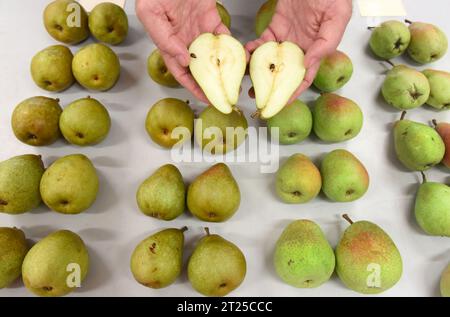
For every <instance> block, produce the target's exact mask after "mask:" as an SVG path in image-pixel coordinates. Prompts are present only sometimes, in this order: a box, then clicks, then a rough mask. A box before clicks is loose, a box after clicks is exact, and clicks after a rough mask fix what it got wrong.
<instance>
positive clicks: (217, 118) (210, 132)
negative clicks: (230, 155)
mask: <svg viewBox="0 0 450 317" xmlns="http://www.w3.org/2000/svg"><path fill="white" fill-rule="evenodd" d="M247 128H248V123H247V119H246V118H245V116H244V114H243V113H241V112H238V111H232V112H231V113H229V114H225V113H222V112H220V111H219V110H217V109H216V108H215V107H212V106H209V107H207V108H205V110H203V111H202V113H201V114H200V116H199V118H198V119H197V121H196V122H195V139H196V140H197V143H198V144H199V146H200V147H201V148H202V150H203V151H204V152H206V153H212V154H224V153H227V152H229V151H233V150H235V149H236V148H237V147H239V146H240V145H241V144H242V143H243V142H244V141H245V139H246V137H247Z"/></svg>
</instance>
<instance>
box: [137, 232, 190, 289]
mask: <svg viewBox="0 0 450 317" xmlns="http://www.w3.org/2000/svg"><path fill="white" fill-rule="evenodd" d="M185 230H187V228H186V227H185V228H182V229H165V230H162V231H160V232H157V233H155V234H153V235H151V236H150V237H148V238H146V239H145V240H143V241H141V242H140V243H139V244H138V245H137V246H136V248H135V249H134V251H133V254H132V255H131V260H130V268H131V272H132V273H133V276H134V278H135V279H136V281H137V282H139V283H140V284H142V285H144V286H146V287H150V288H163V287H167V286H169V285H170V284H172V283H173V282H175V280H176V279H177V278H178V276H179V275H180V273H181V270H182V266H183V246H184V235H183V232H184V231H185Z"/></svg>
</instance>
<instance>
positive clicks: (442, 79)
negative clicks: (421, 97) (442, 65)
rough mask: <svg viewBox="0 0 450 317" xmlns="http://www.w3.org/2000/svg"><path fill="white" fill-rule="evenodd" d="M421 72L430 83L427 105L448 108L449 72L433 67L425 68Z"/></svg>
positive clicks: (449, 96)
mask: <svg viewBox="0 0 450 317" xmlns="http://www.w3.org/2000/svg"><path fill="white" fill-rule="evenodd" d="M422 73H423V74H424V75H425V76H426V77H427V79H428V82H429V83H430V96H429V98H428V100H427V105H429V106H431V107H433V108H435V109H438V110H448V109H450V73H449V72H444V71H440V70H434V69H425V70H424V71H422Z"/></svg>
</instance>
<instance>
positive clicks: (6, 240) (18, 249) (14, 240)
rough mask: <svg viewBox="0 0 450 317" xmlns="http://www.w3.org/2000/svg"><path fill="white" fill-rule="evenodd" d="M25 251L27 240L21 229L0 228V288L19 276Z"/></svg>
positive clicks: (26, 250) (26, 249)
mask: <svg viewBox="0 0 450 317" xmlns="http://www.w3.org/2000/svg"><path fill="white" fill-rule="evenodd" d="M27 252H28V245H27V240H26V238H25V234H24V233H23V231H22V230H19V229H17V228H0V254H1V257H0V289H2V288H5V287H8V286H9V285H10V284H11V283H13V282H14V281H15V280H16V279H17V278H18V277H19V276H20V274H21V273H22V263H23V259H24V258H25V255H26V254H27Z"/></svg>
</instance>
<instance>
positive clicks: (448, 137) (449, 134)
mask: <svg viewBox="0 0 450 317" xmlns="http://www.w3.org/2000/svg"><path fill="white" fill-rule="evenodd" d="M433 124H434V127H435V129H436V131H437V133H439V135H440V136H441V138H442V141H444V144H445V154H444V158H443V159H442V161H441V163H442V164H443V165H444V166H446V167H447V168H450V123H448V122H439V123H438V122H437V121H436V120H433Z"/></svg>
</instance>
